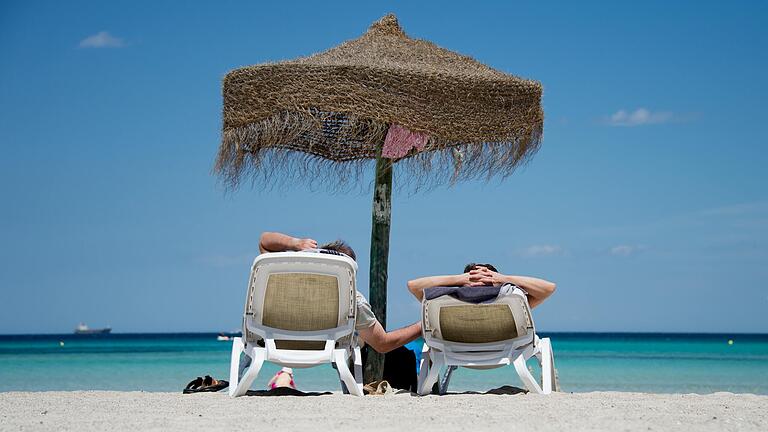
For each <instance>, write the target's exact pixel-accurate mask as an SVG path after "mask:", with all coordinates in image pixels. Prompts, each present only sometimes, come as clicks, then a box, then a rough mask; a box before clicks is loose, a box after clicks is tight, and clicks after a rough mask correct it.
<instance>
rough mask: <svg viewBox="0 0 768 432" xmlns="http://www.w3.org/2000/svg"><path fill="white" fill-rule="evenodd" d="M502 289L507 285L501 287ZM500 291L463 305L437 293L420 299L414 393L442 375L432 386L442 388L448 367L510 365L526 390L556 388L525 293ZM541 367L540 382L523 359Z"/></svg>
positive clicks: (548, 349) (427, 389) (545, 341)
mask: <svg viewBox="0 0 768 432" xmlns="http://www.w3.org/2000/svg"><path fill="white" fill-rule="evenodd" d="M507 288H508V289H507ZM502 292H506V293H505V294H502V295H499V297H498V298H496V299H495V300H492V301H490V302H484V303H479V304H476V303H467V302H464V301H461V300H458V299H456V298H454V297H451V296H448V295H443V296H440V297H436V298H434V299H431V300H427V299H426V298H427V297H426V296H425V298H424V300H423V301H422V333H423V336H424V342H425V343H424V351H423V353H422V360H421V369H420V373H419V383H418V393H419V394H420V395H425V394H429V393H431V391H432V387H433V386H434V385H435V383H436V382H437V381H438V378H440V377H439V374H440V372H441V371H442V370H443V369H447V371H446V372H445V373H444V376H443V377H442V379H440V383H439V385H438V390H439V393H440V394H445V392H446V391H447V390H448V383H449V380H450V373H451V369H452V368H450V366H461V367H467V368H473V369H492V368H498V367H502V366H508V365H510V364H512V365H514V367H515V370H516V371H517V374H518V375H519V376H520V379H521V380H522V381H523V384H524V385H525V387H526V388H527V389H528V391H530V392H533V393H541V394H549V393H551V392H552V391H553V390H554V391H557V390H559V387H558V382H557V374H556V371H555V364H554V363H555V360H554V355H553V353H552V345H551V343H550V340H549V338H539V337H538V336H537V335H536V332H535V328H534V325H533V319H532V318H531V309H530V307H529V305H528V299H527V297H526V295H525V293H524V292H523V291H522V290H520V289H519V288H517V287H512V286H509V287H505V288H502ZM532 357H533V358H535V359H536V360H537V361H538V362H539V364H540V365H541V382H540V383H539V382H537V380H536V379H535V378H534V376H533V375H532V374H531V372H530V371H529V370H528V367H527V365H526V361H528V360H529V359H530V358H532Z"/></svg>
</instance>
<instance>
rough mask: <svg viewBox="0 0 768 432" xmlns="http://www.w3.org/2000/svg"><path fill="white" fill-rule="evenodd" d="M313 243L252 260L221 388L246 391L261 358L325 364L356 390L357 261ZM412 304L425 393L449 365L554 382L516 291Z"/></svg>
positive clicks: (544, 384)
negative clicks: (312, 247) (536, 367)
mask: <svg viewBox="0 0 768 432" xmlns="http://www.w3.org/2000/svg"><path fill="white" fill-rule="evenodd" d="M323 252H329V251H303V252H276V253H265V254H261V255H259V256H258V257H257V258H256V259H255V260H254V262H253V266H252V267H251V275H250V278H249V282H248V290H247V296H246V301H245V311H244V314H243V334H242V336H241V337H236V338H234V339H233V343H232V359H231V363H230V376H229V383H230V384H229V385H230V386H229V394H230V396H233V397H237V396H242V395H244V394H246V392H247V391H248V390H249V388H250V387H251V384H252V383H253V381H254V380H255V379H256V378H257V377H258V374H259V371H260V370H261V368H262V366H263V364H264V362H265V361H269V362H273V363H276V364H278V365H282V366H288V367H292V368H307V367H314V366H318V365H322V364H328V363H330V364H332V365H333V366H334V368H335V369H336V370H337V371H338V374H339V380H340V381H341V388H342V391H343V392H344V393H349V394H353V395H356V396H362V395H363V380H362V379H363V377H362V358H361V355H360V347H359V345H358V343H357V339H356V336H355V318H356V313H357V304H356V287H355V283H356V272H357V264H356V263H355V261H354V260H352V259H351V258H349V257H347V256H346V255H343V254H337V253H333V254H331V253H323ZM422 311H423V313H422V332H423V336H424V342H425V344H424V351H423V352H422V360H421V365H420V374H419V383H418V393H419V394H422V395H423V394H428V393H430V392H431V391H432V387H433V386H434V385H435V383H437V382H438V380H439V384H438V392H439V393H441V394H442V393H445V392H446V391H447V387H448V383H449V381H450V374H451V371H452V368H451V366H463V367H470V368H480V369H482V368H493V367H502V366H506V365H509V364H513V365H514V367H515V370H516V371H517V373H518V375H520V378H521V379H522V381H523V384H524V385H525V386H526V388H527V389H528V390H529V391H531V392H536V393H545V394H546V393H549V392H550V391H552V390H555V389H556V387H557V378H556V374H555V369H554V357H553V354H552V348H551V344H550V342H549V339H548V338H544V339H539V338H538V336H536V334H535V329H534V326H533V320H532V318H531V313H530V308H529V306H528V301H527V299H526V296H525V293H523V292H522V291H521V290H519V289H514V290H512V291H511V292H510V293H509V295H505V296H499V298H498V299H496V300H494V301H490V302H483V303H481V304H474V303H468V302H464V301H462V300H458V299H456V298H453V297H451V296H448V295H446V296H439V297H436V298H430V299H426V297H425V300H424V301H423V302H422ZM530 358H536V359H537V360H538V361H539V362H540V364H541V370H542V374H541V375H542V379H541V383H538V382H537V381H536V379H535V378H534V377H533V375H532V374H531V373H530V372H529V371H528V368H527V365H526V361H527V360H528V359H530ZM441 373H442V377H441ZM441 378H442V379H441Z"/></svg>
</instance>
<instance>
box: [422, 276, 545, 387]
mask: <svg viewBox="0 0 768 432" xmlns="http://www.w3.org/2000/svg"><path fill="white" fill-rule="evenodd" d="M505 285H510V286H511V285H514V286H517V287H519V288H520V289H522V290H523V292H525V294H526V297H527V298H528V304H529V305H530V306H531V308H534V307H536V306H538V305H540V304H541V303H542V302H543V301H544V300H546V299H547V297H549V296H551V295H552V293H554V292H555V288H556V286H555V284H554V283H552V282H549V281H546V280H544V279H538V278H534V277H530V276H511V275H505V274H501V273H499V271H498V270H496V267H494V266H493V265H492V264H476V263H470V264H467V265H466V266H465V267H464V273H462V274H457V275H446V276H427V277H423V278H419V279H414V280H410V281H408V291H410V292H411V294H413V295H414V296H415V297H416V298H417V299H418V300H419V301H421V300H422V299H423V298H424V290H425V289H427V288H434V287H481V286H495V287H503V286H505ZM457 367H458V366H449V367H448V369H447V370H446V373H445V375H444V376H443V378H442V380H443V383H444V386H445V387H447V386H448V382H449V381H450V379H451V375H452V374H453V372H454V371H455V370H456V369H457ZM437 387H438V385H437V384H435V387H434V388H433V389H432V391H433V392H436V391H437Z"/></svg>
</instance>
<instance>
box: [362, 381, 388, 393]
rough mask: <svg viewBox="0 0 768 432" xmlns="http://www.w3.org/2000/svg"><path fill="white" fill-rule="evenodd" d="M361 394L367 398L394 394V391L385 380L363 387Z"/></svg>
mask: <svg viewBox="0 0 768 432" xmlns="http://www.w3.org/2000/svg"><path fill="white" fill-rule="evenodd" d="M363 393H364V394H366V395H369V396H385V395H388V394H394V393H395V389H393V388H392V386H391V385H389V382H387V381H386V380H381V381H374V382H372V383H368V384H366V385H365V386H363Z"/></svg>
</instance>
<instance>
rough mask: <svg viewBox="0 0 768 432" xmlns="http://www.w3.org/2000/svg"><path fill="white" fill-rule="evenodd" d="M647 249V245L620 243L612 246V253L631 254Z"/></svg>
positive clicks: (619, 254) (618, 254) (617, 254)
mask: <svg viewBox="0 0 768 432" xmlns="http://www.w3.org/2000/svg"><path fill="white" fill-rule="evenodd" d="M643 250H645V246H639V245H618V246H614V247H612V248H611V250H610V252H611V255H616V256H630V255H634V254H636V253H638V252H640V251H643Z"/></svg>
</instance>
